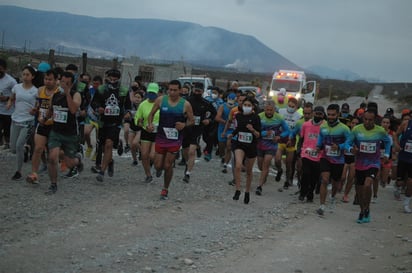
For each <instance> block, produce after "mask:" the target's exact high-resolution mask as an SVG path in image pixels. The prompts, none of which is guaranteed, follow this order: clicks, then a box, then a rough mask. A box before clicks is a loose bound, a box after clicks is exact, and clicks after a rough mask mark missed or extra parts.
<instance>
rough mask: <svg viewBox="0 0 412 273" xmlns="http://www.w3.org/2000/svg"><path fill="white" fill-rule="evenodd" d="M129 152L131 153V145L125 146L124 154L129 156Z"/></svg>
mask: <svg viewBox="0 0 412 273" xmlns="http://www.w3.org/2000/svg"><path fill="white" fill-rule="evenodd" d="M128 152H130V145H129V144H126V145H125V146H124V153H125V154H127V153H128Z"/></svg>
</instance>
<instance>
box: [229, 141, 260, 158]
mask: <svg viewBox="0 0 412 273" xmlns="http://www.w3.org/2000/svg"><path fill="white" fill-rule="evenodd" d="M231 146H232V151H233V152H234V151H235V150H239V149H240V150H242V151H244V152H245V157H246V158H255V157H256V156H257V148H256V143H248V144H246V143H241V142H238V141H236V140H234V141H232V145H231Z"/></svg>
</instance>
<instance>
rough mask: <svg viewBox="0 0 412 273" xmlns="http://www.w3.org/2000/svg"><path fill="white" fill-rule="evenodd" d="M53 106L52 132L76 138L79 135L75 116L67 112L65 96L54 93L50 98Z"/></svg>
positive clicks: (71, 93)
mask: <svg viewBox="0 0 412 273" xmlns="http://www.w3.org/2000/svg"><path fill="white" fill-rule="evenodd" d="M75 93H76V91H73V90H72V91H71V92H70V95H71V96H72V97H73V95H74V94H75ZM52 105H53V117H52V118H53V127H52V130H53V131H55V132H57V133H59V134H64V135H66V136H77V135H78V134H79V129H78V124H77V118H76V114H72V113H70V111H69V106H68V105H67V99H66V95H65V94H64V93H60V92H59V93H56V94H54V96H53V98H52Z"/></svg>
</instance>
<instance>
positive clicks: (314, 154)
mask: <svg viewBox="0 0 412 273" xmlns="http://www.w3.org/2000/svg"><path fill="white" fill-rule="evenodd" d="M305 153H306V154H307V155H309V157H314V158H317V157H318V151H317V150H315V149H311V148H306V150H305Z"/></svg>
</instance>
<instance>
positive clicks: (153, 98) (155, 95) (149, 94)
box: [147, 92, 157, 100]
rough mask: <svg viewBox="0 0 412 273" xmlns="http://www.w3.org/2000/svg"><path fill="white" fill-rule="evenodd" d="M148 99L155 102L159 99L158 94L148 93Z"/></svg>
mask: <svg viewBox="0 0 412 273" xmlns="http://www.w3.org/2000/svg"><path fill="white" fill-rule="evenodd" d="M147 98H148V99H149V100H155V99H156V98H157V94H156V93H153V92H148V93H147Z"/></svg>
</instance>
